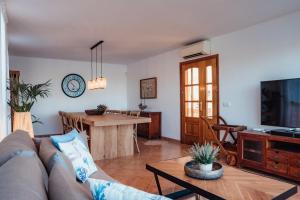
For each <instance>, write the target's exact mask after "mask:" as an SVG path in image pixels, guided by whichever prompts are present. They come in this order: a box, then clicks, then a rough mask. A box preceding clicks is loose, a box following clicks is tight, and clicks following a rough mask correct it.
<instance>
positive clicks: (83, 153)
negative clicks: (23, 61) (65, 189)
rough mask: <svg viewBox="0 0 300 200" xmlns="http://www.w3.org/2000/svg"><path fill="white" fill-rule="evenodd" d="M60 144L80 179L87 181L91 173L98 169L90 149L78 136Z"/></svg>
mask: <svg viewBox="0 0 300 200" xmlns="http://www.w3.org/2000/svg"><path fill="white" fill-rule="evenodd" d="M58 146H59V149H60V150H61V151H62V152H63V153H64V154H65V155H66V156H67V157H68V158H69V159H70V160H71V162H72V165H73V168H74V170H75V172H76V177H77V179H78V180H79V181H81V182H85V181H86V180H87V178H88V177H89V176H90V175H91V174H93V173H94V172H95V171H97V167H96V165H95V163H94V161H93V158H92V156H91V154H90V153H89V150H88V149H87V147H86V146H85V145H84V144H83V143H82V141H80V140H79V139H78V138H77V137H76V138H74V139H73V140H72V141H70V142H62V143H58Z"/></svg>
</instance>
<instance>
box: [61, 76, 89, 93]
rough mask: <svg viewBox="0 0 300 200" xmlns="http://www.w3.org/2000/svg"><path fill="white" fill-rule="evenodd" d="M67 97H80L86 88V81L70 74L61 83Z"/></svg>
mask: <svg viewBox="0 0 300 200" xmlns="http://www.w3.org/2000/svg"><path fill="white" fill-rule="evenodd" d="M61 88H62V90H63V92H64V93H65V95H67V96H68V97H71V98H76V97H80V96H81V95H82V94H83V93H84V91H85V88H86V85H85V81H84V79H83V78H82V77H81V76H80V75H78V74H68V75H66V76H65V77H64V79H63V80H62V83H61Z"/></svg>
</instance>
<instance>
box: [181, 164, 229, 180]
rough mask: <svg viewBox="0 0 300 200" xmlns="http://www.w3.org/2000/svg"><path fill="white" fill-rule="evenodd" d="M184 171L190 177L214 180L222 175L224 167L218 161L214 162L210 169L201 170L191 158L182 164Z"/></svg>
mask: <svg viewBox="0 0 300 200" xmlns="http://www.w3.org/2000/svg"><path fill="white" fill-rule="evenodd" d="M184 172H185V174H186V175H187V176H189V177H192V178H196V179H202V180H215V179H218V178H220V177H222V176H223V173H224V169H223V166H222V165H221V164H220V163H218V162H214V163H213V170H212V171H202V170H200V167H199V164H198V163H197V162H196V161H194V160H192V161H190V162H187V163H186V164H185V165H184Z"/></svg>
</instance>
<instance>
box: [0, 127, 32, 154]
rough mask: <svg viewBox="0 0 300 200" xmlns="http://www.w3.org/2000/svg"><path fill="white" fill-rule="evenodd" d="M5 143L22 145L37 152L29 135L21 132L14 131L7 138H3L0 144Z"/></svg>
mask: <svg viewBox="0 0 300 200" xmlns="http://www.w3.org/2000/svg"><path fill="white" fill-rule="evenodd" d="M7 142H14V143H17V144H22V145H24V146H26V147H28V148H29V149H31V150H33V151H35V152H37V149H36V146H35V144H34V142H33V140H32V138H31V137H30V135H29V133H28V132H26V131H22V130H16V131H15V132H13V133H12V134H9V135H8V136H7V137H5V138H4V139H3V140H2V142H1V143H7Z"/></svg>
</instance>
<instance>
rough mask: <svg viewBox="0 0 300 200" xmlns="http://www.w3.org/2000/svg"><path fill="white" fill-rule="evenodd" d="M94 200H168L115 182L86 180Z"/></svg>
mask: <svg viewBox="0 0 300 200" xmlns="http://www.w3.org/2000/svg"><path fill="white" fill-rule="evenodd" d="M88 183H89V185H90V191H91V193H92V195H93V199H94V200H142V199H143V200H170V199H169V198H166V197H163V196H159V195H155V194H150V193H147V192H144V191H141V190H138V189H135V188H133V187H129V186H126V185H123V184H120V183H117V182H110V181H105V180H99V179H92V178H89V179H88Z"/></svg>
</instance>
